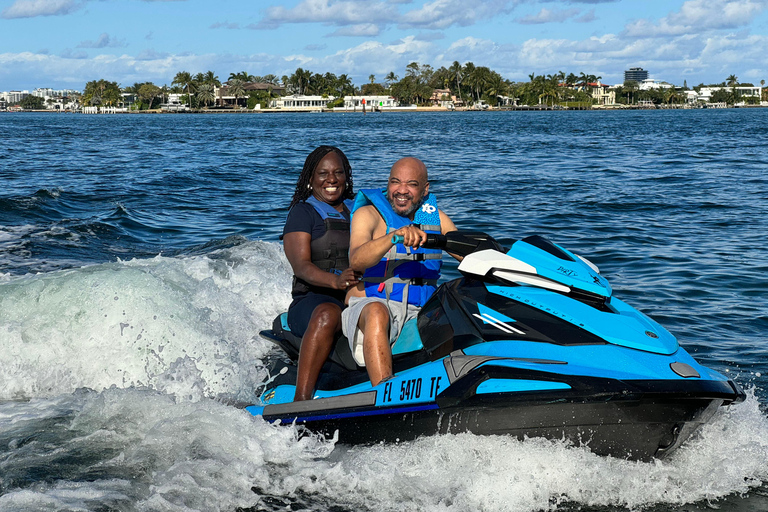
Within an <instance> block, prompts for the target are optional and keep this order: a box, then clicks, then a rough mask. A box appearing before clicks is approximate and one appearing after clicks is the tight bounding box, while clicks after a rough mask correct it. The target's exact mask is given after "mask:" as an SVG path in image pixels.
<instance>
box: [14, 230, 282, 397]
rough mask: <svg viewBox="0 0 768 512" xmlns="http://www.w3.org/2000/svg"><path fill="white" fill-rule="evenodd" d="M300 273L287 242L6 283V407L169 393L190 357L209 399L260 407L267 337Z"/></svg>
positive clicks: (107, 266) (153, 259)
mask: <svg viewBox="0 0 768 512" xmlns="http://www.w3.org/2000/svg"><path fill="white" fill-rule="evenodd" d="M222 252H226V254H222ZM290 275H291V273H290V267H289V265H288V263H287V262H286V260H285V258H284V256H283V254H282V248H281V247H280V246H279V245H278V244H273V243H266V242H252V243H249V244H241V245H238V246H234V247H231V248H229V249H225V250H221V251H218V252H217V251H214V252H213V253H210V254H209V255H201V256H188V257H179V258H169V257H163V256H157V257H155V258H152V259H134V260H130V261H125V262H123V261H118V262H116V263H106V264H99V265H92V266H89V267H83V268H77V269H70V270H66V271H58V272H52V273H48V274H38V275H28V276H23V277H19V278H13V279H9V280H6V281H3V282H0V292H2V293H0V325H1V326H2V337H0V339H2V341H1V342H0V343H1V348H2V352H3V353H4V354H5V355H6V356H7V357H8V361H9V364H4V365H2V367H1V368H0V398H5V399H18V398H31V397H41V396H52V395H56V394H59V393H64V392H68V391H71V390H73V389H76V388H78V387H84V386H85V387H89V388H93V389H103V388H108V387H110V386H118V387H129V386H142V385H144V386H152V387H157V386H158V385H159V383H160V381H161V380H162V377H161V376H162V375H163V373H164V372H166V371H168V370H169V368H171V366H172V365H174V364H177V363H176V362H177V361H178V360H184V359H185V358H190V359H191V360H192V361H193V362H194V364H195V365H196V367H197V368H198V370H199V371H201V372H202V379H203V382H204V384H203V385H202V386H203V388H204V390H205V393H206V396H216V395H220V394H221V395H228V396H231V397H234V398H243V397H248V398H250V399H251V400H253V399H255V397H254V388H255V387H256V385H257V384H258V383H259V382H260V378H259V377H258V375H257V373H258V371H259V368H260V366H261V365H260V360H261V358H262V356H263V355H264V354H265V353H266V352H267V351H269V350H270V349H271V346H270V345H269V344H267V343H266V342H264V341H260V340H259V339H258V338H257V334H258V332H259V330H260V329H264V328H266V326H269V325H270V324H271V322H272V319H273V318H274V316H276V315H277V314H278V313H279V312H280V311H282V310H284V309H285V308H287V306H288V303H289V301H290V296H289V294H288V290H289V283H290Z"/></svg>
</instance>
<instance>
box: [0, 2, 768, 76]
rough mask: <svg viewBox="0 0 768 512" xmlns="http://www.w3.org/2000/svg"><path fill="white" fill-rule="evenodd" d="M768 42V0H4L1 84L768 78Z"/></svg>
mask: <svg viewBox="0 0 768 512" xmlns="http://www.w3.org/2000/svg"><path fill="white" fill-rule="evenodd" d="M767 55H768V0H474V1H472V0H426V1H421V0H357V1H351V0H262V1H247V0H217V1H210V0H208V1H206V0H0V91H2V90H5V91H7V90H11V89H33V88H35V87H53V88H57V89H58V88H72V89H83V87H84V85H85V83H86V82H87V81H89V80H94V79H99V78H105V79H107V80H111V81H116V82H118V83H120V84H121V85H123V86H125V85H130V84H132V83H134V82H144V81H152V82H154V83H155V84H157V85H162V84H170V83H171V81H172V80H173V77H174V75H175V74H176V73H177V72H178V71H189V72H191V73H193V74H194V73H197V72H206V71H208V70H212V71H214V72H215V73H216V74H217V75H218V76H219V78H220V79H222V80H226V79H227V78H228V76H229V74H230V73H233V72H240V71H247V72H248V73H250V74H253V75H265V74H269V73H272V74H275V75H278V76H282V75H285V74H290V73H292V72H293V71H295V70H296V68H298V67H302V68H304V69H309V70H311V71H313V72H321V73H325V72H332V73H335V74H337V75H339V74H342V73H346V74H348V75H349V76H351V77H352V80H353V82H354V83H356V84H358V85H361V84H363V83H366V82H367V81H368V76H369V75H371V74H374V75H375V76H376V78H377V80H378V81H383V78H384V76H385V75H386V74H387V73H389V72H390V71H394V72H395V74H396V75H398V76H402V75H403V74H404V70H405V66H406V65H407V64H408V63H410V62H414V61H416V62H419V63H421V64H431V65H432V66H433V67H435V68H439V67H440V66H449V65H450V64H451V63H452V62H453V61H455V60H458V61H459V62H461V63H462V64H463V63H466V62H467V61H472V62H473V63H474V64H475V65H477V66H483V65H484V66H488V67H490V68H492V69H494V70H496V71H498V72H499V73H501V75H502V76H504V77H505V78H508V79H511V80H517V81H526V80H528V75H529V74H531V73H536V74H553V73H557V72H558V71H564V72H565V73H574V74H576V75H578V74H580V73H582V72H583V73H586V74H594V75H597V76H601V77H602V79H603V82H605V83H609V84H613V83H620V82H622V81H623V71H624V70H625V69H628V68H629V67H636V66H640V67H643V68H645V69H647V70H649V71H650V75H651V77H652V78H657V79H660V80H666V81H669V82H672V83H675V84H678V85H682V84H683V81H687V83H688V85H689V86H692V85H696V84H699V83H702V82H703V83H715V82H721V81H724V80H725V79H726V77H727V76H728V75H730V74H735V75H736V76H737V77H738V78H739V80H740V81H741V82H753V83H755V85H759V83H760V80H768V58H767V57H766V56H767Z"/></svg>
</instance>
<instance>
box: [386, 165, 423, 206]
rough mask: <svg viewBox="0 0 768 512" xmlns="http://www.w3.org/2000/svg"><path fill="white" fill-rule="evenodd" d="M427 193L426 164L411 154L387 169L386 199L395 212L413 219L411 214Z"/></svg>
mask: <svg viewBox="0 0 768 512" xmlns="http://www.w3.org/2000/svg"><path fill="white" fill-rule="evenodd" d="M427 194H429V181H428V175H427V166H426V165H424V162H422V161H421V160H419V159H418V158H414V157H412V156H409V157H405V158H401V159H400V160H398V161H397V162H395V164H394V165H393V166H392V169H391V170H390V171H389V183H388V184H387V199H389V203H390V204H391V205H392V208H393V209H394V210H395V213H397V214H398V215H401V216H403V217H408V218H410V219H411V220H413V215H414V213H415V212H416V210H417V209H418V208H419V206H421V203H422V202H423V201H424V198H425V197H427Z"/></svg>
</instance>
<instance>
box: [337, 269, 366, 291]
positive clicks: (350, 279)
mask: <svg viewBox="0 0 768 512" xmlns="http://www.w3.org/2000/svg"><path fill="white" fill-rule="evenodd" d="M362 277H363V275H362V273H360V272H355V271H354V270H352V269H351V268H347V269H344V271H343V272H342V273H341V274H339V275H337V276H336V283H335V285H336V286H334V288H336V289H337V290H349V289H350V288H352V287H353V286H357V283H359V282H360V279H361V278H362Z"/></svg>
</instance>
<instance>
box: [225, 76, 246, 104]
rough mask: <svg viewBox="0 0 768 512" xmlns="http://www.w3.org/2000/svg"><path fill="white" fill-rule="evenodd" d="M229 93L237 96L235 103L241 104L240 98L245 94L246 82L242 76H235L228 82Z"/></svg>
mask: <svg viewBox="0 0 768 512" xmlns="http://www.w3.org/2000/svg"><path fill="white" fill-rule="evenodd" d="M228 84H229V94H230V95H232V96H234V97H235V105H236V106H239V103H238V99H239V98H240V97H242V96H245V82H243V81H242V80H241V79H240V78H233V79H232V80H230V81H229V82H228Z"/></svg>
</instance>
